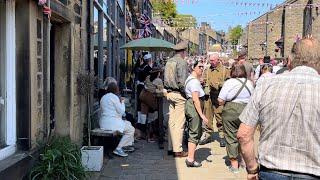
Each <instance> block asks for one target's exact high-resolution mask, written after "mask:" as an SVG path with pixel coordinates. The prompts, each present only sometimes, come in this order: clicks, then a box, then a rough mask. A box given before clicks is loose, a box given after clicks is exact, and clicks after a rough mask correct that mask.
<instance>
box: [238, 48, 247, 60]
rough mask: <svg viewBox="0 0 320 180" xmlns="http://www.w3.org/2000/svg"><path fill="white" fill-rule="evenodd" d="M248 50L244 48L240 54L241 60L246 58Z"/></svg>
mask: <svg viewBox="0 0 320 180" xmlns="http://www.w3.org/2000/svg"><path fill="white" fill-rule="evenodd" d="M247 53H248V52H247V49H246V48H242V49H241V51H240V52H239V54H238V59H240V58H245V57H246V56H247Z"/></svg>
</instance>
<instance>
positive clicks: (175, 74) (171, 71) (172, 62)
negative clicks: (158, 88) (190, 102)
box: [164, 54, 188, 92]
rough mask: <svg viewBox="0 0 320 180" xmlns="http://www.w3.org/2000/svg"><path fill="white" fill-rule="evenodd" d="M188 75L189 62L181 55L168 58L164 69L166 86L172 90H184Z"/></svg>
mask: <svg viewBox="0 0 320 180" xmlns="http://www.w3.org/2000/svg"><path fill="white" fill-rule="evenodd" d="M187 77H188V64H187V61H186V60H184V59H183V58H182V57H181V55H179V54H176V55H175V56H173V57H172V58H170V59H168V61H167V63H166V66H165V69H164V86H165V87H166V88H168V89H171V90H179V91H181V92H183V91H184V82H185V81H186V79H187Z"/></svg>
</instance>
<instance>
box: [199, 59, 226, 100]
mask: <svg viewBox="0 0 320 180" xmlns="http://www.w3.org/2000/svg"><path fill="white" fill-rule="evenodd" d="M203 78H204V81H205V82H206V88H207V89H209V91H210V94H211V93H212V92H217V94H219V91H220V89H221V87H222V85H223V83H224V82H225V80H226V79H227V78H230V70H229V69H227V68H226V67H224V66H223V65H221V64H220V63H219V64H218V66H217V67H216V68H212V67H209V68H208V69H206V70H205V72H204V76H203ZM206 94H207V92H206Z"/></svg>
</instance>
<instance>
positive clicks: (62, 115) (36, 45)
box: [29, 0, 88, 147]
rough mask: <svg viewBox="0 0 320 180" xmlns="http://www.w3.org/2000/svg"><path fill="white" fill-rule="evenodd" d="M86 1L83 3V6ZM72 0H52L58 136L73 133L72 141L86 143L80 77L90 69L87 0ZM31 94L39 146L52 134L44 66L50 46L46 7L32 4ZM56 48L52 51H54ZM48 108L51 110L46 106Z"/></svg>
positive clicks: (34, 140)
mask: <svg viewBox="0 0 320 180" xmlns="http://www.w3.org/2000/svg"><path fill="white" fill-rule="evenodd" d="M81 2H82V5H81ZM81 2H80V1H79V0H69V1H66V3H65V4H64V3H61V2H60V1H59V0H51V5H52V11H53V14H52V18H51V19H52V23H53V26H52V27H53V29H51V31H54V34H55V37H51V41H54V47H51V49H50V51H51V52H50V53H53V54H54V66H55V71H54V72H50V75H54V81H55V91H54V94H55V96H54V101H55V103H54V104H50V106H54V107H55V121H56V123H55V125H56V126H55V130H54V132H55V133H56V134H58V135H63V136H70V137H71V139H72V140H74V141H75V142H78V143H79V144H81V143H82V137H83V123H84V121H85V119H86V114H87V112H86V109H87V108H86V107H87V104H86V99H85V98H83V97H82V96H80V95H79V94H78V84H77V78H78V75H79V73H83V72H84V71H86V69H87V65H86V64H87V63H88V54H87V52H88V50H87V48H88V47H87V45H86V44H88V43H87V29H86V19H87V12H86V11H87V7H86V5H87V0H82V1H81ZM29 8H30V59H31V60H30V96H31V98H30V99H31V102H30V103H31V108H30V110H31V145H32V147H35V145H36V143H37V142H38V141H41V140H43V137H45V136H46V135H48V130H49V122H50V119H49V115H48V114H45V112H47V113H50V107H48V106H47V103H48V102H46V101H48V100H46V99H45V97H48V96H49V97H50V95H48V93H47V91H44V87H45V86H47V83H48V81H49V79H44V70H45V72H47V71H48V69H46V67H45V66H44V63H45V62H46V61H47V62H49V63H50V59H47V58H46V56H45V55H44V54H43V51H44V50H45V49H46V48H47V46H46V45H45V44H49V43H48V42H47V43H45V41H46V39H44V38H43V37H44V36H43V35H44V34H45V33H46V29H44V28H43V27H44V25H45V24H44V18H43V13H42V7H40V6H38V5H37V4H36V3H34V2H32V1H31V3H30V7H29ZM53 49H54V50H55V51H52V50H53ZM46 108H47V109H46Z"/></svg>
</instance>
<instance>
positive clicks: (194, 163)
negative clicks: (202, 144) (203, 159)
mask: <svg viewBox="0 0 320 180" xmlns="http://www.w3.org/2000/svg"><path fill="white" fill-rule="evenodd" d="M186 165H187V167H201V166H202V164H201V163H198V162H197V161H193V162H189V161H188V160H187V159H186Z"/></svg>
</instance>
